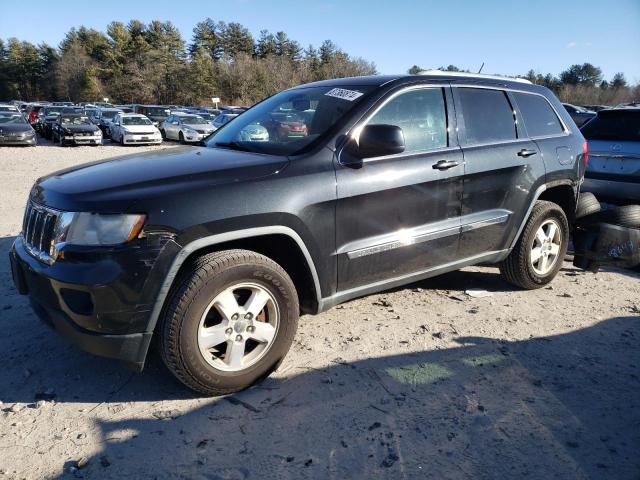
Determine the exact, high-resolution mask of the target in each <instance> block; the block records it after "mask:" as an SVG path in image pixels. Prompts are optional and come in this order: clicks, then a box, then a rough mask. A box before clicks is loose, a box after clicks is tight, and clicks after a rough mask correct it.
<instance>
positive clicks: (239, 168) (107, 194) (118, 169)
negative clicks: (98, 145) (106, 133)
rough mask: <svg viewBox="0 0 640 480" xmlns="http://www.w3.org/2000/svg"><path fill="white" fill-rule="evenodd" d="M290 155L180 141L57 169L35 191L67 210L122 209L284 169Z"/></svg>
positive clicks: (38, 199) (45, 200) (40, 198)
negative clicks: (162, 147)
mask: <svg viewBox="0 0 640 480" xmlns="http://www.w3.org/2000/svg"><path fill="white" fill-rule="evenodd" d="M287 162H288V160H287V158H286V157H277V156H270V155H260V154H254V153H248V152H238V151H234V150H228V149H223V148H206V147H192V146H185V147H178V148H172V149H167V150H162V151H151V152H147V153H143V154H139V155H127V156H124V157H118V158H115V159H110V160H103V161H100V162H95V163H89V164H85V165H81V166H79V167H73V168H69V169H67V170H61V171H59V172H55V173H53V174H51V175H49V176H47V177H43V178H41V179H39V180H38V181H37V182H36V184H35V185H34V187H33V189H32V191H31V198H32V200H33V201H35V202H36V203H39V204H42V205H47V206H50V207H52V208H57V209H60V210H68V211H91V212H114V213H115V212H124V211H127V210H128V209H130V208H131V207H132V206H133V205H134V204H135V202H136V200H140V199H147V198H153V197H162V198H163V199H165V200H166V199H167V197H168V196H170V195H175V194H178V195H179V194H181V193H186V192H190V191H193V190H196V189H204V188H207V189H208V188H212V187H215V186H216V185H222V184H230V183H237V182H243V181H248V180H251V179H255V178H260V177H265V176H268V175H272V174H274V173H276V172H277V171H279V170H282V169H283V168H284V167H285V166H286V164H287Z"/></svg>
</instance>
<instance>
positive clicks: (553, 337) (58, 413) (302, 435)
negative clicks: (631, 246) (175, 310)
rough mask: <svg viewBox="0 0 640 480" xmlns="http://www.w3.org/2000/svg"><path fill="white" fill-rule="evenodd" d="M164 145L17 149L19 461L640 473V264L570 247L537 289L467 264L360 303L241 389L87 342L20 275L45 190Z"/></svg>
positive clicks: (325, 320) (216, 471) (313, 324)
mask: <svg viewBox="0 0 640 480" xmlns="http://www.w3.org/2000/svg"><path fill="white" fill-rule="evenodd" d="M171 146H173V144H168V145H163V146H161V147H149V148H170V147H171ZM146 149H147V148H145V147H129V148H126V147H124V148H123V147H120V146H115V145H114V146H111V145H105V146H103V147H98V148H94V147H76V148H64V149H63V148H60V147H54V146H47V145H46V144H45V145H43V146H38V147H35V148H6V147H2V148H0V169H1V171H2V178H3V182H2V185H1V190H0V258H1V259H2V260H0V319H1V323H0V324H1V325H2V328H3V331H4V334H3V335H2V337H1V338H0V364H1V365H2V381H1V382H0V401H1V402H0V409H1V410H0V419H1V421H0V473H1V474H2V475H0V478H12V479H13V478H16V479H18V478H29V479H40V478H75V477H82V478H91V479H94V478H136V479H153V478H181V479H183V478H184V479H187V478H188V479H210V480H211V479H244V478H255V479H262V478H290V479H300V478H322V479H324V478H332V479H344V478H393V479H397V478H434V479H449V478H450V479H457V478H465V479H466V478H469V479H471V478H473V479H478V478H523V477H526V478H536V479H537V478H540V479H547V478H571V479H584V478H592V479H638V478H640V282H639V281H638V279H639V278H640V277H639V275H638V274H637V273H632V272H628V271H622V270H605V271H602V272H600V273H598V274H597V275H594V274H590V273H584V272H581V271H578V270H576V269H574V268H573V267H572V266H571V264H570V263H566V264H565V266H564V268H563V269H562V271H561V273H560V275H559V277H558V278H557V279H556V281H555V282H554V283H553V286H551V287H548V288H546V289H541V290H537V291H526V292H525V291H518V290H514V289H513V288H511V287H510V286H509V285H508V284H506V283H504V282H503V281H502V280H501V279H500V277H499V276H498V272H497V270H496V269H493V268H467V269H464V270H463V271H460V272H456V273H452V274H448V275H445V276H442V277H438V278H434V279H431V280H428V281H424V282H420V283H417V284H413V285H410V286H408V287H405V288H401V289H397V290H394V291H389V292H385V293H383V294H379V295H373V296H370V297H365V298H361V299H358V300H355V301H351V302H349V303H347V304H345V305H342V306H338V307H335V308H333V309H332V310H330V311H328V312H326V313H324V314H322V315H319V316H316V317H303V318H302V319H301V322H300V328H299V331H298V334H297V337H296V341H295V344H294V347H293V350H292V351H291V352H290V354H289V356H288V357H287V358H286V360H285V362H284V363H283V365H282V367H281V368H280V370H279V371H278V372H276V374H275V375H273V376H272V377H271V378H269V379H268V380H267V381H265V382H264V383H263V384H261V385H259V386H257V387H254V388H252V389H250V390H248V391H245V392H242V393H240V394H237V395H233V396H229V397H226V398H199V397H198V396H196V395H194V394H192V393H191V392H190V391H188V390H187V389H186V388H184V387H182V385H180V384H179V383H177V382H176V381H175V380H173V378H172V377H171V376H170V374H168V373H167V371H166V370H165V369H164V367H163V365H162V364H161V362H160V360H159V359H158V357H157V356H156V355H152V356H151V358H150V360H149V362H148V364H147V368H146V369H145V371H144V372H143V373H142V374H138V373H131V372H130V371H128V370H125V369H123V368H122V367H120V366H119V365H118V364H116V363H113V362H111V361H108V360H105V359H100V358H96V357H92V356H90V355H87V354H84V353H83V352H80V351H78V350H77V349H76V348H74V347H71V346H69V345H68V344H67V343H66V342H65V341H64V340H63V339H62V338H60V337H59V336H58V335H56V334H55V333H54V332H52V331H50V330H49V329H48V328H46V327H45V326H43V325H42V324H41V323H40V322H39V321H38V320H37V318H36V317H35V316H34V314H33V313H32V312H31V310H30V308H29V306H28V303H27V300H26V298H25V297H21V296H19V295H18V294H17V292H16V291H15V289H14V288H13V285H12V282H11V274H10V270H9V265H8V262H7V261H6V254H7V251H8V250H9V248H10V246H11V242H12V241H13V238H14V236H15V235H17V234H18V233H19V230H20V223H21V219H22V211H23V208H24V204H25V202H26V197H27V193H28V191H29V188H30V186H31V184H32V183H33V181H34V180H35V179H36V178H37V177H38V176H40V175H42V174H45V173H48V172H50V171H52V170H56V169H60V168H65V167H68V166H72V165H77V164H81V163H84V162H88V161H92V160H96V159H100V158H106V157H110V156H117V155H121V154H123V153H134V152H139V151H141V150H146ZM474 288H479V289H485V290H486V291H488V292H489V296H486V297H483V298H476V297H473V296H470V295H469V294H467V293H465V292H466V291H467V290H468V289H474Z"/></svg>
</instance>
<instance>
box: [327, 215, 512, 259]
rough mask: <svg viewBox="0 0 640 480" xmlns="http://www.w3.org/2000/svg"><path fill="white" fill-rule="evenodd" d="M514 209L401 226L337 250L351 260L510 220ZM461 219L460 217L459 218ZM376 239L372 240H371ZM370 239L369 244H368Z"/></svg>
mask: <svg viewBox="0 0 640 480" xmlns="http://www.w3.org/2000/svg"><path fill="white" fill-rule="evenodd" d="M512 213H513V212H511V211H509V210H504V209H496V210H488V211H485V212H480V213H474V214H471V215H465V216H463V217H459V220H460V221H461V222H462V223H459V222H455V223H456V224H455V225H454V224H453V223H454V222H452V221H450V220H445V221H440V222H435V223H431V224H427V225H422V226H420V227H416V228H413V229H410V230H399V231H397V232H394V233H392V234H389V235H383V236H377V237H374V238H373V239H371V238H368V239H364V240H357V241H355V242H351V243H348V244H346V245H343V246H342V247H341V248H339V249H338V250H337V251H336V253H337V254H342V253H346V254H347V257H348V258H349V260H353V259H355V258H360V257H366V256H368V255H374V254H376V253H382V252H386V251H389V250H395V249H397V248H402V247H406V246H409V245H415V244H418V243H422V242H428V241H431V240H437V239H440V238H445V237H449V236H453V235H458V234H460V233H463V232H470V231H472V230H477V229H479V228H483V227H489V226H491V225H498V224H501V223H506V222H507V221H508V220H509V216H510V215H511V214H512ZM456 220H458V218H456ZM372 241H373V242H375V243H373V244H371V242H372ZM367 243H369V244H367Z"/></svg>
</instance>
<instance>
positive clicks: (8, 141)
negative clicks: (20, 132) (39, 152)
mask: <svg viewBox="0 0 640 480" xmlns="http://www.w3.org/2000/svg"><path fill="white" fill-rule="evenodd" d="M37 143H38V142H37V140H36V136H35V135H33V136H31V137H9V136H6V135H0V145H37Z"/></svg>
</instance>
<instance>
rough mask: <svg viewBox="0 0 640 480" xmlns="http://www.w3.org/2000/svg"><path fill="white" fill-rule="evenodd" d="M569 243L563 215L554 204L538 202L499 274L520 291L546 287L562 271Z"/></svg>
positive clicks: (567, 223) (565, 219)
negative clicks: (519, 288)
mask: <svg viewBox="0 0 640 480" xmlns="http://www.w3.org/2000/svg"><path fill="white" fill-rule="evenodd" d="M568 242H569V222H568V221H567V217H566V215H565V213H564V211H563V210H562V209H561V208H560V207H559V206H558V205H556V204H555V203H552V202H547V201H538V202H536V204H535V206H534V207H533V210H532V212H531V215H530V216H529V219H528V220H527V223H526V224H525V227H524V230H523V231H522V234H521V235H520V238H519V239H518V242H517V243H516V246H515V247H514V248H513V250H512V251H511V253H510V254H509V256H508V257H507V258H506V260H504V262H502V264H501V265H500V272H501V273H502V275H503V276H504V278H505V279H506V280H507V281H508V282H509V283H512V284H514V285H516V286H518V287H521V288H526V289H529V290H531V289H535V288H540V287H543V286H544V285H547V284H548V283H549V282H551V280H553V279H554V278H555V276H556V275H557V274H558V271H559V270H560V268H561V267H562V261H563V259H564V256H565V255H566V253H567V245H568Z"/></svg>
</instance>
